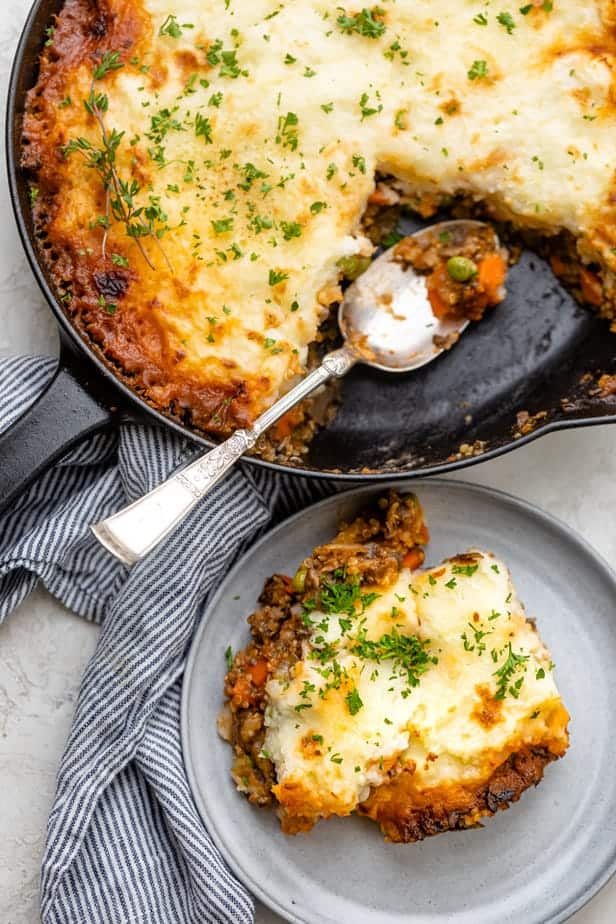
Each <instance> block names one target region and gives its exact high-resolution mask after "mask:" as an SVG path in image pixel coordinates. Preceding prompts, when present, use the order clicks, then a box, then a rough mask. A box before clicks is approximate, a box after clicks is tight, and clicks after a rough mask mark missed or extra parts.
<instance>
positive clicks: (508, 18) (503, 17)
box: [496, 12, 515, 35]
mask: <svg viewBox="0 0 616 924" xmlns="http://www.w3.org/2000/svg"><path fill="white" fill-rule="evenodd" d="M496 21H497V22H498V23H500V25H501V26H503V28H504V29H506V30H507V33H508V34H509V35H511V34H512V33H513V30H514V29H515V21H514V19H513V16H512V15H511V13H506V12H505V13H499V14H498V16H497V17H496Z"/></svg>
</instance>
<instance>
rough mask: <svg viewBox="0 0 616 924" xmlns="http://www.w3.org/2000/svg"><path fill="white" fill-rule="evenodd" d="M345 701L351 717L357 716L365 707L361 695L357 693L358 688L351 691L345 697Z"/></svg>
mask: <svg viewBox="0 0 616 924" xmlns="http://www.w3.org/2000/svg"><path fill="white" fill-rule="evenodd" d="M344 701H345V703H346V704H347V707H348V710H349V712H350V713H351V715H357V713H358V712H359V710H360V709H361V708H362V706H363V705H364V704H363V702H362V700H361V697H360V695H359V693H358V692H357V687H353V689H352V690H349V692H348V693H347V695H346V696H345V697H344Z"/></svg>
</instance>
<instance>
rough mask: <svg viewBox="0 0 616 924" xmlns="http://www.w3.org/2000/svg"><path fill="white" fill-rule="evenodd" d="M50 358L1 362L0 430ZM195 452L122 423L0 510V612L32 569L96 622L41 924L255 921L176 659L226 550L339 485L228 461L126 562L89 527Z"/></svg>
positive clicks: (35, 577) (28, 583)
mask: <svg viewBox="0 0 616 924" xmlns="http://www.w3.org/2000/svg"><path fill="white" fill-rule="evenodd" d="M53 368H54V362H53V360H50V359H41V358H33V357H29V358H13V359H5V360H0V431H1V430H3V429H5V428H6V427H7V426H9V424H10V423H12V422H13V421H14V420H15V419H16V418H17V417H18V416H19V415H20V414H22V413H23V412H24V410H25V409H26V408H27V407H28V406H29V405H30V404H31V403H32V401H33V400H34V399H35V397H36V396H37V394H38V393H39V392H40V390H41V389H42V388H43V387H44V385H45V384H46V382H47V381H48V379H49V377H50V376H51V374H52V372H53ZM192 452H194V445H193V446H191V444H190V443H189V442H188V441H187V440H183V439H182V438H181V437H179V436H177V435H174V434H172V433H171V432H168V431H166V430H163V429H160V428H158V427H154V426H141V425H135V424H126V425H124V426H122V427H121V429H120V430H119V431H115V432H113V433H106V434H102V435H98V436H94V437H91V438H90V439H88V440H87V442H84V443H83V444H82V445H80V446H79V447H78V448H77V449H75V450H73V451H72V452H71V453H70V455H68V456H67V457H66V458H65V459H63V460H62V461H61V462H59V463H58V464H57V465H56V466H55V467H54V468H53V469H51V470H49V471H48V472H47V473H46V474H44V475H43V476H42V477H40V478H39V479H38V481H37V482H36V483H35V484H34V485H33V486H32V487H31V488H30V489H29V490H28V491H26V492H25V493H24V494H23V496H22V497H20V498H19V500H18V501H17V502H16V503H15V504H14V505H13V506H12V507H11V509H10V510H8V511H6V512H5V513H4V514H3V515H1V516H0V619H3V618H4V616H6V614H7V613H10V611H11V610H12V609H14V608H15V607H16V606H17V605H18V604H19V603H20V602H21V601H22V600H23V599H24V597H26V596H27V595H28V594H29V593H30V591H32V590H33V588H34V587H35V586H36V584H37V583H38V582H39V581H42V583H43V584H44V585H45V587H46V588H47V589H48V590H49V591H50V592H51V593H52V594H53V595H54V596H55V597H57V598H58V599H59V600H61V601H62V602H63V603H64V604H65V605H66V606H68V607H70V609H72V610H74V611H75V612H76V613H78V614H79V615H80V616H83V617H84V618H85V619H89V620H91V621H93V622H96V623H100V625H101V632H100V637H99V640H98V644H97V647H96V651H95V654H94V656H93V657H92V659H91V661H90V662H89V664H88V666H87V668H86V671H85V674H84V677H83V680H82V684H81V689H80V692H79V698H78V702H77V707H76V711H75V717H74V721H73V727H72V731H71V734H70V737H69V740H68V744H67V746H66V750H65V753H64V756H63V758H62V762H61V765H60V769H59V772H58V780H57V790H56V795H55V800H54V804H53V808H52V811H51V815H50V818H49V823H48V827H47V843H46V848H45V854H44V859H43V868H42V881H41V917H42V920H43V922H44V924H132V922H139V924H202V922H208V924H209V922H216V924H227V922H229V924H231V922H232V924H244V922H249V921H252V919H253V901H252V897H251V896H250V895H249V893H248V892H247V891H246V889H245V888H244V887H243V886H242V885H241V884H240V883H239V882H238V881H237V880H236V879H235V878H234V876H233V874H232V873H231V872H230V870H229V869H228V867H227V866H226V864H225V862H224V860H223V859H222V857H221V855H220V854H219V853H218V851H217V849H216V847H215V846H214V844H213V842H212V840H211V839H210V837H209V835H208V833H207V831H206V830H205V828H204V826H203V823H202V822H201V819H200V818H199V815H198V814H197V811H196V808H195V805H194V802H193V800H192V797H191V793H190V790H189V788H188V782H187V779H186V773H185V770H184V764H183V760H182V751H181V746H180V698H181V682H182V681H181V678H182V671H183V669H184V663H185V659H186V654H187V651H188V647H189V645H190V641H191V638H192V636H193V633H194V631H195V628H196V626H197V624H198V622H199V619H200V617H201V614H202V612H203V609H204V605H205V604H206V603H207V600H208V597H209V595H210V593H211V592H212V590H214V589H215V588H216V586H217V585H218V583H219V582H220V580H221V578H222V577H223V575H224V574H225V572H226V571H227V570H228V569H229V567H230V566H231V565H232V564H233V562H234V561H235V560H236V559H237V557H238V556H239V555H241V554H242V552H243V551H244V550H245V549H246V548H247V546H248V545H250V543H252V542H253V541H254V540H255V538H256V537H257V536H258V535H259V534H260V533H261V532H263V531H264V529H265V528H266V527H268V526H270V525H272V524H273V523H275V522H276V521H278V520H280V519H282V518H284V517H286V516H288V515H290V514H291V513H293V512H294V511H296V510H298V509H300V508H301V507H303V506H305V505H306V504H308V503H310V502H312V501H314V500H316V499H318V498H320V497H323V496H326V495H327V494H329V493H331V492H332V491H333V490H335V489H334V486H333V485H332V484H328V483H325V482H323V481H307V480H303V479H298V478H291V477H289V476H284V475H278V474H275V473H272V472H267V471H264V470H262V469H257V468H255V467H248V466H243V467H237V468H236V469H235V471H233V472H232V473H231V474H229V475H228V476H227V477H226V478H225V479H224V481H222V482H221V483H220V484H219V485H217V486H216V487H215V488H214V490H213V491H212V492H211V493H210V494H209V495H208V496H207V497H206V498H205V499H204V500H203V501H202V502H201V503H200V504H199V506H198V507H197V508H196V509H195V510H194V511H193V512H192V513H191V515H190V516H189V517H188V519H187V520H186V522H185V523H184V524H183V525H182V526H181V527H180V528H179V529H178V530H177V531H176V533H175V534H174V535H173V536H172V537H171V538H170V539H169V540H168V541H167V542H166V543H164V544H163V545H162V546H161V547H160V548H159V549H158V550H156V551H155V552H154V553H152V554H151V555H150V556H149V557H148V558H147V559H146V560H145V561H143V562H141V563H139V564H138V565H136V566H135V567H134V568H132V570H130V571H129V570H127V569H126V568H125V567H124V566H123V565H121V564H119V563H118V562H117V561H116V560H115V559H114V558H112V557H111V556H110V555H109V554H108V553H107V552H106V551H104V550H103V549H102V548H101V547H100V546H99V545H98V543H97V542H96V540H94V538H93V536H92V535H91V534H90V532H89V530H88V525H89V524H90V523H93V522H96V521H97V520H100V519H102V518H103V517H105V516H107V515H109V514H110V513H112V512H113V511H115V510H117V509H118V508H119V507H121V506H122V505H124V504H126V503H127V502H129V501H131V500H134V499H135V498H136V497H138V496H140V495H141V494H143V493H144V492H145V491H148V490H149V489H150V488H152V487H154V486H155V485H156V484H157V483H158V482H160V481H161V480H162V479H164V478H165V477H166V476H167V475H168V474H169V473H170V472H171V470H172V469H174V468H175V467H176V466H177V465H178V464H179V463H180V462H181V461H183V459H184V458H186V457H187V456H188V455H189V454H190V453H192ZM221 657H222V653H221ZM230 785H231V784H230Z"/></svg>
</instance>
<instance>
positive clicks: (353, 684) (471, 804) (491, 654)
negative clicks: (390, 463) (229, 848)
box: [225, 496, 569, 841]
mask: <svg viewBox="0 0 616 924" xmlns="http://www.w3.org/2000/svg"><path fill="white" fill-rule="evenodd" d="M398 502H399V499H398V498H396V497H394V496H392V497H390V498H389V501H388V503H387V506H389V505H393V504H395V503H398ZM384 509H387V508H386V507H384ZM368 522H369V517H368ZM360 523H362V526H360V527H359V532H361V531H362V529H363V527H364V526H365V523H366V519H365V518H364V519H362V520H360ZM352 530H353V527H351V531H352ZM348 535H349V529H348V528H347V529H346V530H343V532H342V536H343V537H346V538H348ZM381 538H382V534H381ZM339 539H340V537H338V538H337V540H336V541H335V542H334V543H332V544H331V547H332V548H336V547H337V548H338V549H339V551H340V554H341V555H343V554H344V552H343V550H344V549H352V544H350V543H348V542H344V541H338V540H339ZM351 556H352V559H353V561H355V562H356V561H357V555H356V552H355V551H354V550H353V551H352V552H351ZM403 559H404V555H401V556H400V557H399V559H398V561H399V565H398V569H397V572H396V573H393V572H391V571H387V572H386V574H385V575H384V577H383V579H382V580H381V581H380V582H376V583H362V581H361V579H360V577H359V572H358V571H356V572H355V574H354V575H353V574H350V573H349V571H348V570H347V569H346V568H345V566H344V564H343V562H342V560H339V562H338V567H337V568H336V569H334V570H333V571H332V570H329V571H326V572H324V573H321V574H319V573H318V572H316V574H315V572H314V571H313V567H314V563H315V561H316V560H317V556H315V555H313V556H312V557H311V558H310V559H308V560H307V562H306V563H304V566H303V569H304V574H303V576H302V578H301V580H300V581H299V582H298V581H297V575H296V579H295V588H293V586H292V585H290V587H291V589H290V590H288V591H287V592H288V593H291V594H292V596H291V597H290V598H289V606H288V608H287V609H286V612H287V618H286V619H285V617H284V613H285V608H284V607H282V608H280V609H279V610H278V613H277V620H278V621H277V622H276V626H278V627H279V632H280V637H282V636H283V634H284V636H285V637H286V639H287V643H286V645H285V655H284V657H283V658H282V659H280V656H279V655H274V657H270V652H271V651H273V649H272V645H273V644H275V642H274V639H276V638H277V634H276V632H275V631H274V634H268V633H271V631H272V624H271V611H270V610H269V609H268V608H267V607H266V608H264V609H265V610H266V612H265V613H261V612H260V611H258V612H257V614H255V615H254V616H253V617H251V622H252V625H253V635H254V636H255V642H254V643H253V645H251V646H250V647H249V649H247V651H246V652H244V653H240V654H239V655H238V656H237V657H236V659H235V662H234V664H233V668H232V670H231V671H230V674H229V675H228V677H227V685H226V692H227V696H228V698H229V706H230V710H231V711H230V713H227V714H226V720H225V721H226V722H227V729H226V734H227V737H230V738H231V740H232V741H233V742H234V744H235V749H236V764H235V769H234V777H235V779H236V782H238V785H239V786H240V788H241V789H242V790H243V791H245V792H247V793H248V794H249V797H250V798H251V799H252V801H256V802H260V803H262V804H266V803H269V802H270V801H271V797H270V795H269V793H268V795H267V796H266V797H264V790H265V791H266V792H267V791H268V790H269V792H271V793H272V794H273V796H274V797H275V800H276V802H277V803H278V811H279V815H280V818H281V823H282V827H283V830H284V831H285V832H286V833H297V832H300V831H308V830H310V828H311V827H312V826H313V825H314V824H315V823H316V822H317V821H318V820H319V819H320V818H326V817H329V816H331V815H348V814H350V813H352V812H354V811H357V812H359V813H360V814H364V815H366V816H368V817H370V818H372V819H374V820H375V821H377V822H378V823H379V824H380V826H381V829H382V831H383V833H384V834H385V836H386V837H387V838H388V839H390V840H396V841H412V840H417V839H420V838H421V837H424V836H426V835H428V834H433V833H438V831H442V830H447V829H449V828H459V827H468V826H471V825H474V824H477V823H478V822H479V820H480V819H481V818H482V817H483V816H485V815H490V814H493V813H494V812H495V811H496V810H497V809H499V808H506V807H507V805H508V804H509V803H510V802H512V801H516V800H517V798H519V796H520V794H521V792H523V790H524V789H526V788H527V787H528V786H529V785H531V784H532V783H535V782H538V780H539V779H540V778H541V775H542V773H543V769H544V767H545V766H546V764H547V763H549V762H550V761H552V760H554V759H556V758H557V757H560V756H562V755H563V754H564V753H565V751H566V749H567V746H568V735H567V723H568V719H569V716H568V714H567V712H566V709H565V708H564V706H563V704H562V701H561V699H560V696H559V693H558V690H557V688H556V685H555V683H554V679H553V674H552V668H553V665H552V663H551V660H550V656H549V654H548V652H547V651H546V649H545V647H544V646H543V644H542V642H541V640H540V639H539V637H538V635H537V632H536V629H535V627H534V625H533V624H532V623H531V622H530V621H528V620H527V618H526V616H525V613H524V610H523V607H522V605H521V604H520V602H519V600H518V598H517V596H516V594H515V591H514V588H513V586H512V583H511V577H510V575H509V572H508V570H507V568H506V566H505V565H504V564H503V563H502V562H501V561H499V560H498V559H496V558H495V557H494V556H492V555H490V554H489V553H486V552H482V551H479V550H470V551H469V552H467V553H465V554H464V555H460V556H457V557H456V558H453V559H451V560H448V561H446V562H444V563H443V564H442V565H441V566H439V567H437V568H431V569H428V570H426V571H418V570H411V568H408V567H406V566H405V565H404V564H403V563H402V561H403ZM301 572H302V569H300V572H298V574H301ZM300 599H301V605H300ZM255 626H259V627H264V628H259V629H258V630H257V632H256V633H255ZM264 634H265V635H267V641H266V640H265V635H264ZM260 637H261V638H263V642H260ZM262 646H263V647H262ZM256 664H261V667H260V668H259V679H260V685H259V688H258V689H259V693H258V704H257V710H256V711H257V713H258V716H259V719H258V723H259V736H260V737H259V740H258V751H257V753H256V754H255V753H254V750H253V752H252V753H249V752H248V751H247V748H246V746H245V745H244V744H242V728H243V723H244V721H245V717H242V715H241V713H240V712H238V709H237V704H238V701H237V690H238V688H239V690H240V691H241V692H242V694H243V686H242V685H243V684H244V683H245V682H246V678H247V677H251V676H252V674H251V672H253V671H254V669H255V667H254V666H255V665H256ZM251 685H252V682H251V681H249V686H251ZM244 702H246V701H244ZM253 702H255V703H256V702H257V700H254V701H253ZM247 757H248V758H250V760H249V761H248V762H247V760H246V758H247ZM264 760H265V761H266V766H265V768H263V767H262V766H261V764H260V763H259V762H260V761H264ZM255 761H256V762H255ZM264 769H265V772H263V771H264Z"/></svg>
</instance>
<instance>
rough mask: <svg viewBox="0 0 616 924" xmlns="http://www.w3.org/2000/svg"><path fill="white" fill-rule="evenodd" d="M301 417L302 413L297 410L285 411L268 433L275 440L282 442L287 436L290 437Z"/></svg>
mask: <svg viewBox="0 0 616 924" xmlns="http://www.w3.org/2000/svg"><path fill="white" fill-rule="evenodd" d="M301 417H302V411H301V410H299V409H298V408H293V409H292V410H290V411H287V413H286V414H284V415H283V416H282V417H281V418H280V420H279V421H277V422H276V423H275V424H274V425H273V427H272V428H271V430H270V433H271V434H272V436H273V437H274V439H275V440H284V439H286V438H287V436H291V434H292V433H293V429H294V427H296V426H297V424H298V423H299V422H300V420H301Z"/></svg>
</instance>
